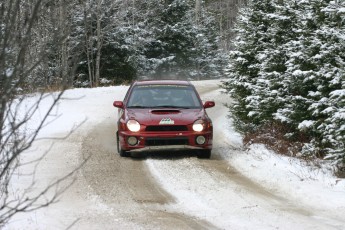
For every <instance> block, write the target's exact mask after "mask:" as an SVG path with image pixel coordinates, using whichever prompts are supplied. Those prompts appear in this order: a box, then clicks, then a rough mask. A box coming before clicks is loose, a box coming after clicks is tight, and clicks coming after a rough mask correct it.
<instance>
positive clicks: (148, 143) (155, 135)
mask: <svg viewBox="0 0 345 230" xmlns="http://www.w3.org/2000/svg"><path fill="white" fill-rule="evenodd" d="M118 135H119V141H120V145H121V148H122V149H123V150H125V151H129V152H146V151H147V152H151V151H169V150H201V149H212V138H213V136H212V131H205V132H191V131H185V132H144V133H140V132H139V133H133V132H128V131H119V133H118ZM198 136H203V137H205V139H206V141H205V143H204V144H202V145H199V144H197V142H196V138H197V137H198ZM129 137H135V138H137V140H138V142H137V144H136V145H129V144H128V141H127V140H128V138H129Z"/></svg>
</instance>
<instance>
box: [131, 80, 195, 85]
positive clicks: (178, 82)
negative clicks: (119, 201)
mask: <svg viewBox="0 0 345 230" xmlns="http://www.w3.org/2000/svg"><path fill="white" fill-rule="evenodd" d="M133 85H191V83H190V82H189V81H182V80H145V81H135V82H134V83H133Z"/></svg>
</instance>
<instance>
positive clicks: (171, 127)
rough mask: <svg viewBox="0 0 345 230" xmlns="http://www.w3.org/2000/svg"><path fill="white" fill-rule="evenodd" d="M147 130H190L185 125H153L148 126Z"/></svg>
mask: <svg viewBox="0 0 345 230" xmlns="http://www.w3.org/2000/svg"><path fill="white" fill-rule="evenodd" d="M146 131H155V132H157V131H158V132H169V131H188V128H187V126H185V125H153V126H147V127H146Z"/></svg>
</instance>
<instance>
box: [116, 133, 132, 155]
mask: <svg viewBox="0 0 345 230" xmlns="http://www.w3.org/2000/svg"><path fill="white" fill-rule="evenodd" d="M116 141H117V152H118V153H119V154H120V156H121V157H130V153H129V152H127V151H125V150H123V149H121V145H120V140H119V135H118V134H116Z"/></svg>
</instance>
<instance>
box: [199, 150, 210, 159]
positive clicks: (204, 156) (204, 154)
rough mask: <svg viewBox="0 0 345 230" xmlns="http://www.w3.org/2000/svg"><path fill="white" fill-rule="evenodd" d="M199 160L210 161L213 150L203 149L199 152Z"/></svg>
mask: <svg viewBox="0 0 345 230" xmlns="http://www.w3.org/2000/svg"><path fill="white" fill-rule="evenodd" d="M197 154H198V155H197V156H198V158H200V159H209V158H210V157H211V150H210V149H203V150H199V151H198V153H197Z"/></svg>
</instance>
